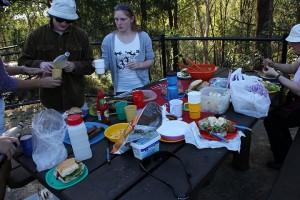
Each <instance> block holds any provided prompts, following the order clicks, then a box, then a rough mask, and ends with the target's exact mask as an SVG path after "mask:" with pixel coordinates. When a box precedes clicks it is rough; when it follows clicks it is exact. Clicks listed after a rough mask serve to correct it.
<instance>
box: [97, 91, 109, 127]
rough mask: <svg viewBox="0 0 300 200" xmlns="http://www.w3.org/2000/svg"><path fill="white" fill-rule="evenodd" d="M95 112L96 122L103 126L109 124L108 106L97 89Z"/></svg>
mask: <svg viewBox="0 0 300 200" xmlns="http://www.w3.org/2000/svg"><path fill="white" fill-rule="evenodd" d="M96 112H97V117H98V121H100V122H102V123H104V124H110V119H109V110H108V105H107V103H106V100H105V98H104V94H103V92H102V90H101V89H99V90H98V93H97V102H96Z"/></svg>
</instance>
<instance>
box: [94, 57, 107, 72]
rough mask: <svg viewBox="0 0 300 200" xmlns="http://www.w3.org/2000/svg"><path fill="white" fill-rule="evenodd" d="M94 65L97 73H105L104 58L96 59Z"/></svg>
mask: <svg viewBox="0 0 300 200" xmlns="http://www.w3.org/2000/svg"><path fill="white" fill-rule="evenodd" d="M94 66H95V69H96V73H97V74H104V72H105V65H104V60H103V59H97V60H94Z"/></svg>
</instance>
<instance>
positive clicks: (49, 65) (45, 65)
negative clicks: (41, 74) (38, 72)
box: [40, 62, 54, 73]
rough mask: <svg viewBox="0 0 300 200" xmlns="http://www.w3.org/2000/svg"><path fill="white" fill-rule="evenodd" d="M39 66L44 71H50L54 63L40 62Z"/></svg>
mask: <svg viewBox="0 0 300 200" xmlns="http://www.w3.org/2000/svg"><path fill="white" fill-rule="evenodd" d="M40 68H41V69H42V70H43V71H45V72H48V73H51V71H52V69H53V68H54V65H53V63H52V62H41V64H40Z"/></svg>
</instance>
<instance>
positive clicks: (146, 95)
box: [142, 90, 157, 102]
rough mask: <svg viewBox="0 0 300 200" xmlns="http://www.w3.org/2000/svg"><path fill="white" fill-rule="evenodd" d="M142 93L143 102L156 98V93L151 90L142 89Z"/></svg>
mask: <svg viewBox="0 0 300 200" xmlns="http://www.w3.org/2000/svg"><path fill="white" fill-rule="evenodd" d="M142 91H143V93H144V102H147V101H152V100H154V99H156V98H157V95H156V93H155V92H153V91H152V90H142Z"/></svg>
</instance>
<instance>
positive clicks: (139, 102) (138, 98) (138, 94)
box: [132, 90, 144, 108]
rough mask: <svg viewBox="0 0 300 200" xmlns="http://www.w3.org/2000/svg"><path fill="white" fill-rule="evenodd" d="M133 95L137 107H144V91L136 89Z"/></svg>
mask: <svg viewBox="0 0 300 200" xmlns="http://www.w3.org/2000/svg"><path fill="white" fill-rule="evenodd" d="M132 95H133V103H134V105H136V107H137V108H143V107H144V93H143V91H142V90H135V91H133V92H132Z"/></svg>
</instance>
